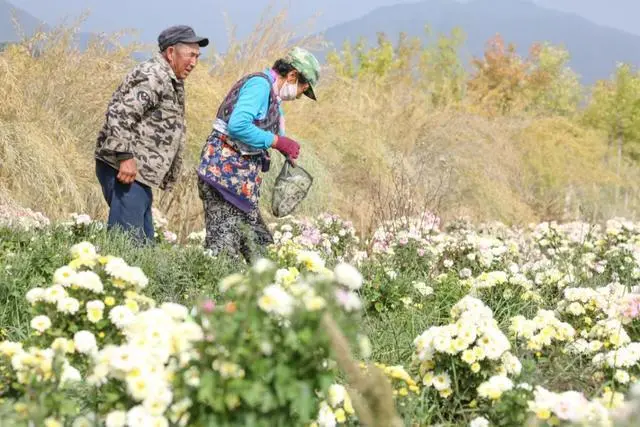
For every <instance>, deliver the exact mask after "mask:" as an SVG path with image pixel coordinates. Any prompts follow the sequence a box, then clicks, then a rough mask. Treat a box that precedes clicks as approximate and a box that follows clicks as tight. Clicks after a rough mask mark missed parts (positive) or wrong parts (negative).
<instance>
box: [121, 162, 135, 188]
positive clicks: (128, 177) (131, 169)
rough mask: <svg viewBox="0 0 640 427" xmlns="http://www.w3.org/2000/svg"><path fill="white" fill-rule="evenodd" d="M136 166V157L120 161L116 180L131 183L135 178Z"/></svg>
mask: <svg viewBox="0 0 640 427" xmlns="http://www.w3.org/2000/svg"><path fill="white" fill-rule="evenodd" d="M137 174H138V168H137V166H136V159H128V160H123V161H121V162H120V170H119V171H118V176H117V178H118V181H120V182H121V183H123V184H132V183H133V182H134V181H135V180H136V175H137Z"/></svg>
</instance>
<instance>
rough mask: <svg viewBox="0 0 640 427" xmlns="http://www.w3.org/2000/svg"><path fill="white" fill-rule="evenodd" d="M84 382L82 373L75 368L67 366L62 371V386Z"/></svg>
mask: <svg viewBox="0 0 640 427" xmlns="http://www.w3.org/2000/svg"><path fill="white" fill-rule="evenodd" d="M80 381H82V376H81V375H80V371H78V370H77V369H76V368H74V367H73V366H71V365H69V364H66V365H65V366H64V368H63V369H62V375H61V376H60V384H67V383H73V382H80Z"/></svg>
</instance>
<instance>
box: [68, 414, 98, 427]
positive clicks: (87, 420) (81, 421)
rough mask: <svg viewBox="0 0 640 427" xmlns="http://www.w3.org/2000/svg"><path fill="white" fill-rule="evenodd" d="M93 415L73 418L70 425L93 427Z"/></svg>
mask: <svg viewBox="0 0 640 427" xmlns="http://www.w3.org/2000/svg"><path fill="white" fill-rule="evenodd" d="M93 418H94V417H87V416H80V417H77V418H76V419H75V420H73V423H72V424H71V427H93V426H95V420H94V419H93Z"/></svg>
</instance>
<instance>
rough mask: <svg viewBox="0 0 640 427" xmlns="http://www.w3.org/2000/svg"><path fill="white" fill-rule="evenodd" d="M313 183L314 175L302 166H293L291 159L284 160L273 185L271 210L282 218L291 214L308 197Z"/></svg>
mask: <svg viewBox="0 0 640 427" xmlns="http://www.w3.org/2000/svg"><path fill="white" fill-rule="evenodd" d="M311 184H313V177H312V176H311V175H309V173H308V172H307V171H306V170H304V169H303V168H301V167H300V166H295V167H294V166H293V165H292V164H291V163H290V162H289V160H287V161H285V162H284V165H282V169H281V170H280V174H279V175H278V177H277V178H276V183H275V185H274V186H273V197H272V198H271V211H272V212H273V215H275V216H276V217H278V218H280V217H283V216H286V215H289V214H290V213H291V212H293V210H294V209H295V208H296V206H298V204H299V203H300V202H301V201H302V200H304V198H305V197H307V194H308V193H309V189H310V188H311Z"/></svg>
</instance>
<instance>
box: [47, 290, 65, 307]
mask: <svg viewBox="0 0 640 427" xmlns="http://www.w3.org/2000/svg"><path fill="white" fill-rule="evenodd" d="M66 296H67V291H66V290H65V289H64V288H63V287H62V286H61V285H53V286H50V287H48V288H47V289H45V291H44V300H45V301H46V302H48V303H49V304H57V303H58V301H60V300H61V299H62V298H65V297H66Z"/></svg>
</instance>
